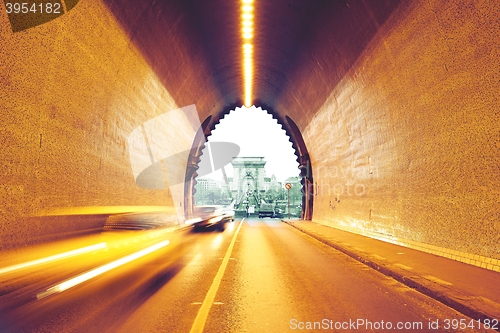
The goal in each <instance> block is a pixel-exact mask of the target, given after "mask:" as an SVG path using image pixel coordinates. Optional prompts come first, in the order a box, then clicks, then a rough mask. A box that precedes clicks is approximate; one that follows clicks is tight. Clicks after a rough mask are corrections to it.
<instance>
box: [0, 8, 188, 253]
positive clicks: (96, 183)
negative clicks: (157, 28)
mask: <svg viewBox="0 0 500 333" xmlns="http://www.w3.org/2000/svg"><path fill="white" fill-rule="evenodd" d="M4 13H5V11H2V13H1V15H0V87H1V89H0V110H1V118H2V126H1V128H0V142H1V146H2V152H1V160H0V177H1V180H0V200H1V202H2V205H1V207H0V250H1V249H8V248H12V247H17V246H23V245H26V244H30V243H33V242H38V241H45V240H50V239H54V238H56V237H65V236H68V235H69V234H73V233H77V232H83V231H88V230H91V229H94V228H100V227H102V225H103V223H104V220H105V218H106V216H107V215H106V214H107V213H109V211H113V212H120V211H127V210H130V209H134V208H131V206H156V207H157V206H162V207H172V205H173V204H174V203H173V201H172V197H171V195H170V193H169V190H166V189H165V190H150V189H144V188H140V187H138V186H137V185H136V183H135V180H134V176H133V174H132V170H131V164H130V160H129V153H128V151H127V137H128V136H129V134H130V133H131V132H132V131H133V130H134V129H135V128H137V127H138V126H141V124H143V123H144V122H146V121H147V120H149V119H152V118H154V117H155V116H158V115H161V114H163V113H165V112H168V111H170V110H173V109H176V108H177V107H178V106H177V105H176V104H175V102H174V101H173V99H172V98H171V97H170V94H169V92H168V91H166V90H165V89H164V88H163V85H162V84H160V82H159V80H158V79H157V77H156V76H155V74H154V73H153V72H152V71H151V69H150V67H149V66H148V64H147V63H146V61H145V60H144V59H143V58H142V56H141V54H140V52H137V50H136V49H135V48H134V46H133V45H132V44H131V43H130V38H128V37H127V36H126V34H125V33H124V32H123V31H122V29H121V28H120V26H119V24H118V23H117V22H115V21H114V18H113V16H112V15H110V14H109V12H108V10H107V9H106V7H105V6H104V5H102V4H101V3H100V2H99V1H81V2H80V3H79V4H78V6H77V7H76V8H75V9H73V10H71V11H70V12H68V13H67V14H65V15H63V16H62V17H60V18H58V19H56V20H53V21H51V22H49V23H46V24H44V25H41V26H37V27H34V28H31V29H28V30H25V31H21V32H18V33H12V31H11V28H10V25H9V21H8V19H7V16H6V15H4ZM182 106H183V105H181V106H180V107H182ZM182 126H184V125H183V124H179V123H177V124H175V130H176V131H180V132H182V131H183V128H182ZM176 131H173V130H172V129H166V130H165V132H164V133H163V134H164V135H165V144H166V145H168V144H171V143H172V142H175V139H176V138H175V135H176V134H175V133H176ZM182 168H183V170H185V163H184V165H182ZM96 206H98V207H101V208H99V209H93V208H92V207H96ZM103 207H112V208H109V209H106V208H103ZM101 214H102V215H101ZM69 215H71V216H69Z"/></svg>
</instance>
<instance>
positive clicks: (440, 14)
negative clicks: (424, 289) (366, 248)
mask: <svg viewBox="0 0 500 333" xmlns="http://www.w3.org/2000/svg"><path fill="white" fill-rule="evenodd" d="M467 3H469V2H467ZM499 17H500V6H499V5H498V3H496V2H488V1H486V2H481V1H477V2H471V4H469V5H465V2H463V3H459V2H458V1H413V2H408V3H407V5H402V6H400V8H398V9H397V10H396V11H395V12H394V13H393V14H392V16H391V17H390V18H389V20H388V21H387V22H386V23H385V24H384V25H383V26H382V27H381V28H380V30H379V31H378V32H377V34H376V35H375V38H373V39H372V41H371V42H370V44H369V45H368V47H367V48H366V49H365V50H364V51H363V53H362V54H361V56H360V57H359V58H358V60H357V61H356V63H355V65H354V66H353V67H351V69H350V70H349V71H348V73H347V74H346V75H345V76H344V77H343V78H342V79H341V81H340V84H339V85H337V86H336V88H335V89H334V90H333V91H332V92H331V95H330V96H329V98H328V99H327V101H325V103H324V104H323V106H322V107H321V108H320V109H319V110H312V111H313V112H310V113H308V116H307V118H309V119H311V121H310V122H309V123H308V124H305V125H303V132H304V138H305V140H306V144H307V147H308V149H309V152H310V154H311V157H312V164H313V172H314V180H315V184H316V196H315V202H314V220H315V221H317V222H320V223H324V224H327V225H332V226H336V227H340V228H344V229H347V230H349V231H354V232H358V233H364V234H367V235H370V236H372V237H378V238H382V239H385V240H389V241H396V242H400V243H402V244H405V245H407V246H412V247H415V248H421V249H423V250H425V251H429V252H433V253H437V254H441V255H445V256H448V257H453V258H455V259H458V260H462V261H465V262H471V263H473V264H476V265H482V266H483V267H486V266H487V265H488V263H489V262H490V259H488V257H489V258H494V259H500V251H499V245H498V244H499V243H500V167H499V166H500V113H499V110H500V99H499V92H500V74H499V73H500V30H499V28H500V22H499V21H498V18H499ZM311 72H312V71H311ZM328 74H331V73H327V75H328ZM321 75H324V74H323V73H322V72H321V71H315V72H312V74H310V76H309V77H308V81H307V82H309V83H311V82H318V84H320V83H321V82H323V81H324V80H323V79H322V78H321ZM296 118H297V117H296ZM303 118H305V117H303ZM480 256H483V258H481V257H480ZM479 261H481V262H479ZM495 263H496V265H497V269H498V261H495ZM490 266H491V265H490ZM490 268H491V267H490Z"/></svg>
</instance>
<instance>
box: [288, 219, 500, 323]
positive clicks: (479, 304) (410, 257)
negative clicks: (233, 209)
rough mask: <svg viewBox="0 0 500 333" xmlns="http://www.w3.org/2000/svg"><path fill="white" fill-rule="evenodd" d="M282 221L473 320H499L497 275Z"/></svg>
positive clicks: (322, 227) (320, 227)
mask: <svg viewBox="0 0 500 333" xmlns="http://www.w3.org/2000/svg"><path fill="white" fill-rule="evenodd" d="M283 222H285V223H287V224H289V225H291V226H292V227H294V228H296V229H298V230H300V231H302V232H304V233H305V234H308V235H309V236H312V237H314V238H316V239H317V240H319V241H321V242H323V243H325V244H327V245H329V246H331V247H333V248H335V249H337V250H339V251H341V252H344V253H345V254H347V255H349V256H350V257H352V258H354V259H356V260H358V261H360V262H362V263H364V264H366V265H368V266H370V267H372V268H374V269H376V270H378V271H380V272H381V273H383V274H385V275H389V276H391V277H393V278H394V279H396V280H398V281H399V282H401V283H403V284H405V285H407V286H409V287H411V288H414V289H416V290H418V291H419V292H421V293H423V294H426V295H427V296H430V297H432V298H434V299H436V300H438V301H440V302H441V303H444V304H446V305H447V306H449V307H451V308H453V309H455V310H457V311H459V312H461V313H463V314H465V315H467V316H469V317H471V318H473V319H480V320H481V321H483V320H484V319H488V318H489V319H490V320H491V319H497V320H500V273H498V272H494V271H490V270H487V269H484V268H480V267H477V266H472V265H468V264H465V263H462V262H458V261H455V260H451V259H447V258H444V257H439V256H436V255H433V254H429V253H425V252H420V251H417V250H413V249H410V248H406V247H402V246H399V245H395V244H391V243H386V242H382V241H379V240H376V239H372V238H369V237H365V236H361V235H357V234H353V233H350V232H346V231H342V230H339V229H335V228H332V227H329V226H325V225H321V224H318V223H314V222H310V221H286V220H283ZM497 327H498V329H497V331H500V323H499V324H498V326H497Z"/></svg>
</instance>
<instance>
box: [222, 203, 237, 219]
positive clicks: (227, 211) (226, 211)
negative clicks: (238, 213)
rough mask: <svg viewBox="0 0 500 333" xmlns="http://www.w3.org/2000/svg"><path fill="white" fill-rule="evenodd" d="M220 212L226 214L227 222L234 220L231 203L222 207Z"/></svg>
mask: <svg viewBox="0 0 500 333" xmlns="http://www.w3.org/2000/svg"><path fill="white" fill-rule="evenodd" d="M222 213H223V214H224V215H225V216H226V220H227V222H233V221H234V207H233V206H232V205H229V206H225V207H223V208H222Z"/></svg>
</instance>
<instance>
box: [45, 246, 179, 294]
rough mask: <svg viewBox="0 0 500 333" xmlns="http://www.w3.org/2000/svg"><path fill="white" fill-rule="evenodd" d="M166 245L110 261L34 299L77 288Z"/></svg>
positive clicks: (150, 247)
mask: <svg viewBox="0 0 500 333" xmlns="http://www.w3.org/2000/svg"><path fill="white" fill-rule="evenodd" d="M168 244H170V241H169V240H165V241H162V242H159V243H156V244H155V245H152V246H149V247H147V248H145V249H142V250H140V251H138V252H135V253H132V254H130V255H128V256H126V257H123V258H121V259H118V260H115V261H112V262H110V263H109V264H106V265H103V266H100V267H98V268H95V269H93V270H91V271H88V272H86V273H83V274H80V275H77V276H75V277H73V278H71V279H69V280H66V281H64V282H62V283H60V284H58V285H56V286H54V287H51V288H49V289H47V291H44V292H42V293H39V294H38V295H36V297H37V299H42V298H45V297H47V296H50V295H52V294H55V293H60V292H63V291H65V290H68V289H70V288H73V287H74V286H77V285H79V284H81V283H83V282H85V281H88V280H90V279H92V278H94V277H96V276H98V275H101V274H103V273H106V272H108V271H110V270H112V269H114V268H117V267H119V266H122V265H125V264H127V263H129V262H131V261H134V260H137V259H139V258H141V257H144V256H146V255H148V254H150V253H153V252H154V251H157V250H159V249H161V248H163V247H165V246H167V245H168Z"/></svg>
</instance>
